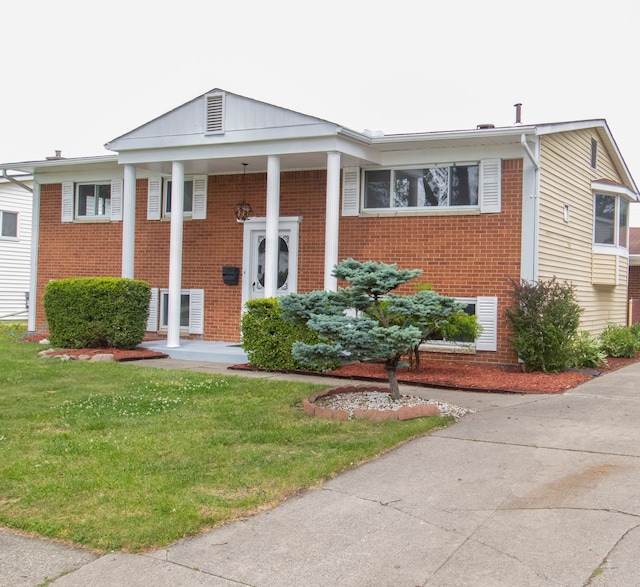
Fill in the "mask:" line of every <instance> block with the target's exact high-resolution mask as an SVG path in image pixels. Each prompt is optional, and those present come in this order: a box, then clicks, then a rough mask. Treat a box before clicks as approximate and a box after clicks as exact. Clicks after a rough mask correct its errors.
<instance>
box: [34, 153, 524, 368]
mask: <svg viewBox="0 0 640 587" xmlns="http://www.w3.org/2000/svg"><path fill="white" fill-rule="evenodd" d="M502 169H503V178H502V213H500V214H481V215H473V216H416V217H402V218H359V217H354V218H351V217H341V218H340V243H339V258H340V259H344V258H346V257H354V258H356V259H358V260H374V261H383V262H386V263H397V264H398V265H399V266H400V267H402V268H410V269H413V268H420V269H423V270H424V274H423V276H422V278H421V279H422V280H424V281H428V282H429V283H431V284H433V286H434V287H435V289H436V291H438V293H441V294H444V295H451V296H463V297H475V296H478V295H485V296H498V298H499V308H498V311H499V324H498V333H499V337H502V336H503V335H504V333H505V331H506V328H507V325H506V322H505V320H504V317H503V314H504V308H505V307H506V304H507V303H508V299H507V291H508V283H507V277H513V278H515V279H518V278H519V276H520V226H521V221H520V213H521V212H520V211H521V198H522V161H521V160H512V161H503V164H502ZM266 186H267V178H266V174H264V173H262V174H251V173H250V174H247V176H246V199H247V201H248V202H250V203H251V205H252V207H253V210H254V215H255V216H257V217H261V216H262V217H263V216H264V215H265V213H266V196H265V194H266ZM40 194H41V206H40V209H41V216H40V245H39V247H40V249H39V262H38V308H37V323H38V327H41V326H42V325H43V324H44V311H43V309H42V305H41V300H42V292H43V290H44V287H45V285H46V283H47V282H48V281H49V280H50V279H60V278H65V277H80V276H107V275H111V276H119V275H120V274H121V255H122V249H121V246H122V245H121V242H122V223H120V222H115V223H68V224H62V223H61V221H60V217H61V210H60V207H61V186H60V185H59V184H53V185H42V186H41V191H40ZM242 195H243V176H242V175H240V174H238V175H231V176H209V179H208V198H207V206H208V209H207V219H206V220H194V221H185V223H184V233H183V239H184V240H183V269H182V286H183V288H185V289H188V288H202V289H204V291H205V320H204V335H203V337H202V338H204V339H206V340H227V341H239V339H240V324H239V323H240V315H241V298H242V293H241V292H242V286H241V283H240V284H239V285H237V286H229V285H225V284H224V283H223V281H222V267H223V266H225V265H234V266H238V267H242V246H243V225H242V224H241V223H238V222H236V220H235V217H234V214H233V211H234V204H235V203H236V202H239V201H241V200H242ZM325 201H326V171H324V170H317V171H299V172H284V173H282V176H281V187H280V215H281V216H302V217H303V220H302V223H301V224H300V235H299V260H298V291H300V292H307V291H311V290H313V289H321V288H322V287H323V285H324V276H323V272H324V231H325V223H324V212H325ZM146 204H147V180H146V179H139V180H137V183H136V238H135V247H136V249H135V268H134V274H135V277H136V279H143V280H145V281H148V282H149V283H150V285H151V286H152V287H158V288H166V287H167V286H168V284H169V238H170V237H169V232H170V223H169V222H168V221H147V220H146ZM406 291H411V290H410V289H407V290H406ZM448 358H454V359H455V358H458V357H456V356H452V355H451V356H450V355H448ZM459 358H462V359H464V360H477V361H486V362H496V363H509V362H514V361H515V356H514V354H513V353H512V352H511V351H510V350H509V349H508V347H507V346H506V344H505V343H504V342H501V343H500V344H499V348H498V352H497V353H486V352H485V353H482V352H479V353H477V354H476V355H471V356H470V355H462V356H460V357H459Z"/></svg>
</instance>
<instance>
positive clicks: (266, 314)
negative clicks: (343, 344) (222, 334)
mask: <svg viewBox="0 0 640 587" xmlns="http://www.w3.org/2000/svg"><path fill="white" fill-rule="evenodd" d="M245 308H246V311H245V312H244V314H243V315H242V323H241V331H242V348H243V349H244V350H245V352H246V353H247V357H248V359H249V363H250V364H251V366H252V367H256V368H259V369H277V370H295V369H301V368H303V365H302V364H301V363H300V361H298V360H297V359H295V358H294V357H293V354H292V352H291V349H292V347H293V343H294V342H304V343H307V344H315V343H317V342H319V337H318V334H317V333H316V332H314V331H313V330H311V329H310V328H309V327H308V326H307V324H306V322H304V321H302V320H297V321H292V320H285V319H284V317H283V315H282V309H281V308H280V305H279V303H278V299H277V298H257V299H254V300H249V301H248V302H247V303H246V304H245ZM337 365H338V363H337V362H336V361H328V362H326V363H325V364H324V365H321V366H320V365H319V366H318V367H317V368H318V369H320V368H322V369H323V370H330V369H332V368H334V367H336V366H337ZM304 368H308V367H304Z"/></svg>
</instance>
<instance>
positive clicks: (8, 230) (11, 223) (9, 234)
mask: <svg viewBox="0 0 640 587" xmlns="http://www.w3.org/2000/svg"><path fill="white" fill-rule="evenodd" d="M0 222H1V224H0V227H1V228H0V230H1V232H0V236H3V237H6V238H18V213H17V212H5V211H3V210H0Z"/></svg>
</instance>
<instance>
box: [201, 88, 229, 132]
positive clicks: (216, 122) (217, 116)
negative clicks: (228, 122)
mask: <svg viewBox="0 0 640 587" xmlns="http://www.w3.org/2000/svg"><path fill="white" fill-rule="evenodd" d="M205 99H206V112H205V129H206V131H205V132H206V134H221V133H223V132H224V94H220V93H215V94H207V95H206V96H205Z"/></svg>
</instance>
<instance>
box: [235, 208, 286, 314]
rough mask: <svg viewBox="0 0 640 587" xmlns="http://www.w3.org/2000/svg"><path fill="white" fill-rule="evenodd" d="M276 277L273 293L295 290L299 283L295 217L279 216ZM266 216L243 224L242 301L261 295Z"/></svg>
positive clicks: (263, 277)
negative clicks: (275, 287) (275, 288)
mask: <svg viewBox="0 0 640 587" xmlns="http://www.w3.org/2000/svg"><path fill="white" fill-rule="evenodd" d="M278 237H279V238H278V280H277V290H276V296H283V295H286V294H288V293H291V292H295V291H296V288H297V285H298V219H297V218H293V219H291V218H281V219H280V222H279V225H278ZM265 245H266V219H264V218H252V219H250V220H247V221H246V222H245V224H244V252H243V270H242V302H243V303H244V302H246V301H247V300H251V299H253V298H262V297H264V284H265V274H264V270H265V266H264V260H265Z"/></svg>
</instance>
